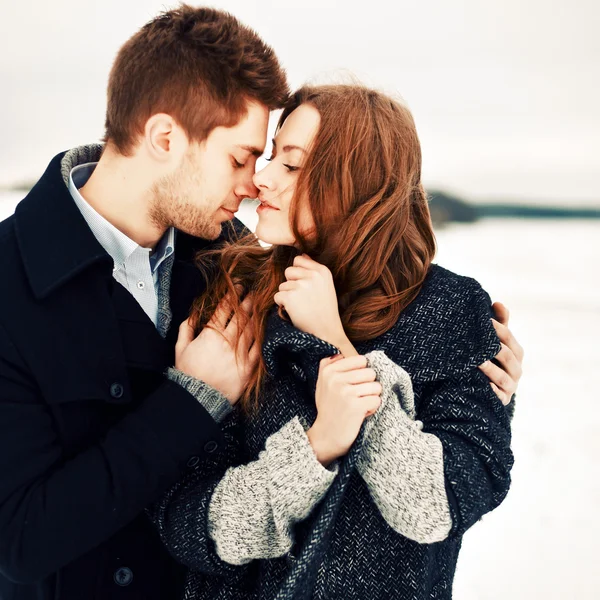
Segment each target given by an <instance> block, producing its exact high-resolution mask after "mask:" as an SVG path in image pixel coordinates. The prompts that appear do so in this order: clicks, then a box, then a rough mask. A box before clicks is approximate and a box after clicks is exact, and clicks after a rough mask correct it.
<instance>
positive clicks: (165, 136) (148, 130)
mask: <svg viewBox="0 0 600 600" xmlns="http://www.w3.org/2000/svg"><path fill="white" fill-rule="evenodd" d="M144 143H145V146H146V150H147V152H148V154H149V155H150V156H151V157H152V158H153V159H154V160H156V161H157V162H160V163H168V162H173V161H174V162H176V163H179V162H180V160H181V159H182V157H183V156H184V155H185V153H186V151H187V148H188V146H189V141H188V138H187V135H186V134H185V132H184V131H183V129H182V128H181V127H180V125H179V124H178V123H177V122H176V121H175V119H174V118H173V117H172V116H171V115H168V114H166V113H157V114H155V115H152V116H151V117H150V118H149V119H148V120H147V121H146V125H145V126H144Z"/></svg>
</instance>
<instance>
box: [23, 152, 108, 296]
mask: <svg viewBox="0 0 600 600" xmlns="http://www.w3.org/2000/svg"><path fill="white" fill-rule="evenodd" d="M65 154H66V153H64V152H63V153H61V154H58V155H57V156H55V157H54V158H53V159H52V161H51V162H50V164H49V165H48V168H47V169H46V172H45V173H44V174H43V175H42V178H41V179H40V180H39V181H38V182H37V184H36V185H35V186H34V187H33V189H32V190H31V191H30V192H29V194H28V195H27V196H26V197H25V199H24V200H23V201H22V202H20V203H19V204H18V205H17V208H16V210H15V230H16V236H17V243H18V245H19V249H20V251H21V256H22V257H23V264H24V267H25V272H26V274H27V278H28V280H29V284H30V285H31V289H32V290H33V293H34V295H35V297H36V298H37V299H43V298H45V297H47V296H48V295H50V294H51V293H52V292H53V291H54V290H56V289H57V288H58V287H60V286H62V285H64V284H65V283H67V282H68V281H69V280H71V279H72V278H73V277H74V276H75V275H77V274H78V273H80V272H82V271H83V270H85V269H87V268H88V267H90V266H92V265H94V264H99V265H100V266H101V267H102V269H103V270H104V271H105V272H106V274H107V275H109V276H110V274H111V272H112V259H111V258H110V256H109V255H108V254H107V252H106V251H105V250H104V249H103V248H102V246H101V245H100V244H99V243H98V241H97V240H96V238H95V237H94V234H93V233H92V231H91V230H90V228H89V227H88V225H87V223H86V222H85V219H84V218H83V217H82V216H81V213H80V212H79V209H78V208H77V206H76V205H75V202H74V201H73V198H72V197H71V194H70V193H69V189H68V188H67V186H66V184H65V182H64V179H63V176H62V174H61V161H62V159H63V157H64V156H65Z"/></svg>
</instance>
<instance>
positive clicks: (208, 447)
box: [204, 440, 219, 454]
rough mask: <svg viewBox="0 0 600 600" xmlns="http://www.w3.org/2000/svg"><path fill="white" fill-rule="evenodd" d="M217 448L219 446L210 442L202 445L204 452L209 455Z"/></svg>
mask: <svg viewBox="0 0 600 600" xmlns="http://www.w3.org/2000/svg"><path fill="white" fill-rule="evenodd" d="M218 447H219V444H217V442H215V441H213V440H211V441H210V442H206V444H204V451H205V452H208V453H209V454H212V453H213V452H214V451H215V450H216V449H217V448H218Z"/></svg>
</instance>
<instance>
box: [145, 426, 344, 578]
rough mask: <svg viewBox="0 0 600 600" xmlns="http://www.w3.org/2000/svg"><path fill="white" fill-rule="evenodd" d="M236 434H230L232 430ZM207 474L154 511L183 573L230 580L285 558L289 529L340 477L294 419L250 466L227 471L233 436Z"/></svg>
mask: <svg viewBox="0 0 600 600" xmlns="http://www.w3.org/2000/svg"><path fill="white" fill-rule="evenodd" d="M232 430H233V428H232ZM225 435H226V437H227V438H228V439H229V444H228V449H227V450H226V453H225V455H224V456H223V461H222V463H221V465H220V467H219V465H215V469H213V472H212V473H211V474H209V473H207V472H206V470H205V469H204V468H200V469H198V471H197V472H196V473H195V474H194V476H192V477H190V478H189V479H188V480H187V481H184V482H181V483H180V484H178V485H176V486H175V487H174V488H173V489H172V490H171V491H170V492H169V493H168V494H167V495H166V496H165V498H164V499H163V500H162V501H161V502H160V503H158V504H157V505H156V506H155V507H154V508H153V509H152V511H151V513H150V514H151V518H152V520H153V521H154V523H155V524H156V525H157V527H158V530H159V533H160V536H161V538H162V540H163V542H164V543H165V545H166V546H167V548H168V549H169V551H170V552H171V554H172V555H173V556H174V557H175V558H176V559H177V560H178V561H179V562H181V563H183V564H185V565H186V566H187V567H188V568H190V569H193V570H195V571H200V572H203V573H211V574H220V575H227V574H231V573H232V565H237V566H238V567H241V566H242V565H246V564H248V563H250V562H251V561H253V560H255V559H269V558H277V557H280V556H284V555H285V554H286V553H287V552H288V551H289V550H290V549H291V547H292V545H293V543H294V534H293V526H294V524H295V523H297V522H299V521H302V520H304V519H305V518H306V517H308V515H309V514H310V512H311V511H312V510H313V508H314V507H315V506H316V504H317V503H318V502H319V501H320V500H321V499H322V498H323V496H324V495H325V493H326V492H327V490H328V489H329V487H330V485H331V483H332V482H333V480H334V478H335V476H336V474H337V463H335V464H333V465H331V466H330V468H327V469H326V468H324V467H323V466H322V465H321V464H320V463H319V461H318V460H317V457H316V456H315V454H314V452H313V450H312V447H311V446H310V442H309V441H308V438H307V436H306V433H305V430H304V427H303V425H302V424H301V422H300V420H299V419H298V418H294V419H292V420H291V421H290V422H288V423H287V424H286V425H284V426H283V427H282V428H281V429H280V430H279V431H277V432H275V433H274V434H272V435H271V436H270V437H269V438H267V441H266V443H265V449H264V450H263V451H261V452H260V454H259V455H258V458H257V459H256V460H255V461H252V462H249V463H247V464H242V465H238V466H230V467H227V464H228V463H229V462H230V461H231V460H232V458H233V457H235V455H236V454H237V452H238V450H237V442H236V441H235V435H233V434H231V433H230V432H229V431H226V433H225Z"/></svg>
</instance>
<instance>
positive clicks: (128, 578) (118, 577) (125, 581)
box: [114, 567, 133, 587]
mask: <svg viewBox="0 0 600 600" xmlns="http://www.w3.org/2000/svg"><path fill="white" fill-rule="evenodd" d="M114 579H115V583H116V584H117V585H120V586H122V587H124V586H126V585H129V584H130V583H131V582H132V581H133V571H132V570H131V569H130V568H129V567H120V568H119V569H117V570H116V571H115V575H114Z"/></svg>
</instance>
